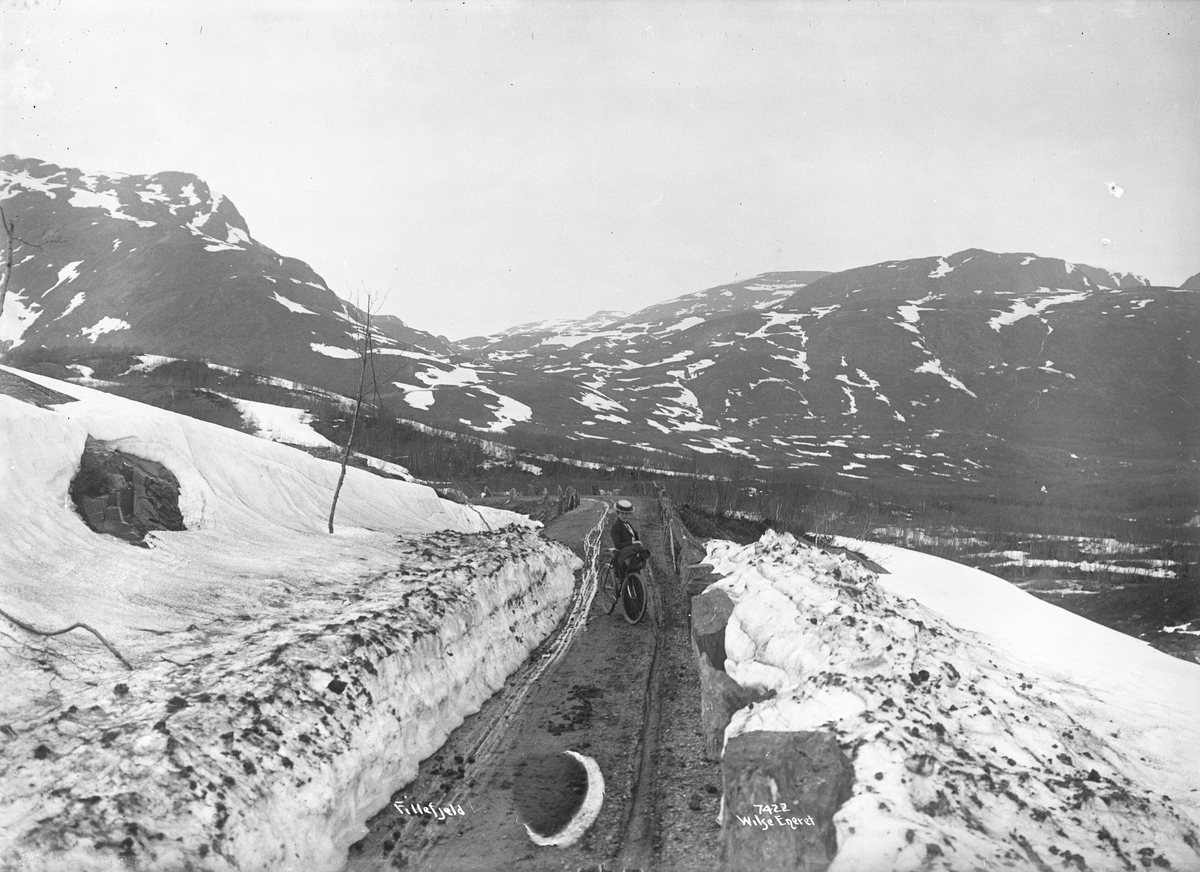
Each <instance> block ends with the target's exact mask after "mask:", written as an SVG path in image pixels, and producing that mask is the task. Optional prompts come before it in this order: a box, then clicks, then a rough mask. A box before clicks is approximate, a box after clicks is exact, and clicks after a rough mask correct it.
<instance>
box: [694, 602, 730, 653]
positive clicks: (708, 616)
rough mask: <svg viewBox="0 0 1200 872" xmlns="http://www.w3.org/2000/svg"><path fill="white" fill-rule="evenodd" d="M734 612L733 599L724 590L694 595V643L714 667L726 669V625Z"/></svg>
mask: <svg viewBox="0 0 1200 872" xmlns="http://www.w3.org/2000/svg"><path fill="white" fill-rule="evenodd" d="M732 614H733V600H731V599H730V598H729V595H728V594H727V593H725V592H724V591H722V590H709V591H705V592H704V593H703V594H701V595H700V596H696V597H692V643H693V644H694V645H695V646H696V653H697V655H698V656H700V657H704V658H707V660H708V664H709V665H710V666H711V667H712V668H713V669H719V670H721V671H722V672H724V671H725V625H726V624H728V623H729V617H730V615H732Z"/></svg>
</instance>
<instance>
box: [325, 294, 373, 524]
mask: <svg viewBox="0 0 1200 872" xmlns="http://www.w3.org/2000/svg"><path fill="white" fill-rule="evenodd" d="M357 302H362V303H364V304H365V305H363V306H358V305H357ZM379 305H380V301H378V300H376V298H375V296H374V295H373V294H372V293H371V292H370V291H366V292H364V293H363V294H362V299H360V300H358V301H356V304H355V309H357V310H358V317H357V318H356V319H355V323H356V325H357V328H358V332H357V335H356V337H355V344H356V346H357V349H356V350H357V351H358V359H359V371H358V392H357V393H356V395H355V397H354V415H353V417H352V418H351V419H350V433H349V435H348V436H347V437H346V444H345V446H344V447H343V448H342V469H341V472H340V473H339V474H338V480H337V486H336V487H335V488H334V489H333V504H332V505H331V506H330V507H329V532H330V533H331V534H332V533H333V516H334V513H336V512H337V504H338V496H339V495H340V494H341V492H342V482H344V481H345V480H346V464H348V463H349V462H350V454H351V450H352V449H351V446H352V445H353V443H354V433H355V431H356V430H357V429H358V419H359V417H360V416H361V414H362V406H363V402H364V400H366V399H367V397H368V395H369V396H372V397H374V399H375V404H376V405H378V404H379V379H378V378H377V376H376V374H375V358H376V349H375V333H374V332H373V329H372V326H371V321H372V319H373V318H374V316H375V314H376V312H377V310H378V308H379Z"/></svg>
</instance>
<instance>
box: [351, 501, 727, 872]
mask: <svg viewBox="0 0 1200 872" xmlns="http://www.w3.org/2000/svg"><path fill="white" fill-rule="evenodd" d="M632 499H633V502H634V503H635V506H636V509H637V513H636V516H635V519H634V525H635V526H636V527H637V528H638V529H639V531H640V532H641V536H642V540H643V541H644V542H646V544H647V545H648V547H649V548H650V549H651V551H652V552H653V554H654V558H653V561H652V565H651V575H652V580H651V583H650V584H649V585H648V587H649V607H648V611H647V615H646V617H645V619H643V621H642V622H641V623H640V624H637V625H630V624H628V623H627V622H626V621H625V620H624V619H623V618H622V617H621V616H620V613H619V609H618V611H614V612H613V613H612V614H611V615H610V614H605V611H604V609H603V608H602V607H601V603H600V601H599V598H594V597H593V593H594V588H595V579H594V575H593V574H591V573H589V572H588V571H587V570H586V569H585V571H584V572H583V573H581V578H580V579H579V581H578V583H577V585H576V592H575V599H574V601H573V602H572V605H571V609H570V611H569V612H568V615H567V617H566V618H564V620H563V622H562V624H561V625H560V627H559V629H558V630H557V631H556V633H555V634H554V635H553V636H551V638H549V639H547V640H546V641H545V642H544V643H543V644H542V645H541V646H539V648H538V649H537V650H536V651H535V652H534V653H533V655H532V656H531V657H530V658H529V660H528V661H527V662H526V664H525V665H524V666H523V667H522V668H521V669H520V670H518V672H517V673H515V674H514V675H513V676H511V677H510V678H509V680H508V682H507V683H506V684H505V687H504V689H503V690H501V691H500V692H499V693H497V694H496V695H495V696H494V697H492V699H490V700H489V701H488V702H487V703H486V704H485V706H484V707H483V709H482V710H481V711H480V712H479V713H478V714H476V715H474V716H472V717H471V718H469V719H468V720H467V721H466V722H465V723H464V724H463V725H462V726H461V727H460V728H459V729H458V730H456V731H455V732H454V733H453V734H452V735H451V737H450V739H449V740H448V741H447V742H446V744H445V745H444V746H443V747H442V749H441V750H440V751H438V752H437V753H436V754H435V755H434V756H433V757H431V758H430V759H428V760H426V761H425V762H424V763H423V764H422V765H421V767H420V774H419V776H418V778H417V780H416V781H415V782H413V783H412V784H409V785H406V786H405V787H404V788H403V789H402V790H400V791H399V792H398V793H397V795H396V796H395V797H394V799H395V800H397V801H407V802H409V803H417V804H428V803H436V804H439V805H445V804H447V803H454V804H457V805H461V807H462V809H463V812H464V814H463V815H462V816H452V817H448V818H445V819H444V820H442V821H440V822H439V821H437V820H435V819H434V817H433V816H430V815H424V814H416V815H414V814H408V815H403V814H400V813H399V812H397V811H395V810H394V809H393V808H392V807H390V806H389V807H388V808H387V809H385V810H384V811H383V812H381V813H380V814H379V815H377V816H376V817H375V818H374V819H373V820H372V821H371V824H370V830H371V831H370V834H369V835H368V836H367V838H365V839H364V840H363V841H362V842H359V843H358V844H357V845H356V846H355V847H354V849H353V850H352V851H351V856H350V862H349V863H348V864H347V866H346V870H345V872H368V870H371V872H374V870H383V869H399V868H403V869H414V870H421V872H424V870H431V872H432V870H444V872H490V870H510V869H518V870H531V872H549V870H578V869H588V870H596V869H598V868H601V867H602V868H603V869H604V870H622V869H630V870H631V869H643V870H693V869H694V870H708V869H714V868H716V866H717V851H718V836H719V829H718V827H717V824H716V815H717V811H718V806H719V802H720V790H719V788H720V771H719V767H718V766H717V765H715V764H712V763H707V762H705V761H704V760H703V758H702V756H701V742H700V735H699V723H700V716H699V707H700V703H699V699H700V693H699V686H698V679H697V677H696V670H695V666H694V664H693V662H692V659H691V651H690V646H689V644H688V639H687V626H686V611H685V609H684V604H683V597H682V595H681V593H680V588H679V584H678V582H677V580H676V578H675V576H674V573H673V570H672V567H671V566H670V558H669V556H668V554H669V551H668V546H667V544H666V542H665V541H664V537H663V531H662V527H661V524H660V523H659V515H658V512H659V508H658V502H657V500H654V499H651V498H638V497H633V498H632ZM608 503H611V500H608ZM607 509H608V505H607V504H606V503H605V502H603V501H601V500H599V499H585V500H584V502H583V505H582V506H581V507H580V508H579V509H577V510H576V511H574V512H570V513H568V514H567V515H564V516H562V517H561V518H559V519H558V520H556V521H555V522H554V523H552V524H551V525H550V526H549V527H548V528H547V530H546V531H545V532H546V535H547V536H548V537H550V538H553V539H556V540H558V541H561V542H563V543H565V544H567V545H568V546H569V547H571V548H572V549H574V550H575V551H576V553H578V554H580V556H582V557H584V559H585V562H589V564H590V565H591V561H593V560H594V556H595V553H596V548H597V544H598V540H601V538H602V541H600V542H599V547H601V548H602V547H607V545H608V533H607V526H608V525H609V524H611V521H612V517H613V516H612V514H611V512H608V513H607V514H606V510H607ZM566 750H572V751H576V752H578V753H580V754H584V755H587V756H589V757H592V758H593V759H594V760H595V761H596V762H597V764H599V767H600V770H601V772H602V773H603V776H604V780H605V785H606V792H605V797H604V803H603V805H602V806H601V808H600V813H599V816H598V817H597V819H596V821H595V823H594V824H593V825H592V827H591V828H590V829H589V830H588V832H587V833H586V834H585V835H584V836H583V837H582V838H581V839H580V840H579V841H578V842H577V843H576V844H574V845H572V846H569V847H539V846H537V845H535V844H534V843H533V841H532V840H531V839H530V838H529V836H528V835H527V833H526V831H525V826H524V821H523V820H522V815H521V812H520V811H519V810H518V805H519V802H518V800H517V798H516V797H515V795H514V794H515V793H516V791H515V790H514V785H515V786H516V787H517V788H518V789H520V788H521V787H522V786H523V785H528V784H530V783H534V784H536V783H538V782H539V779H542V778H544V779H546V780H552V779H554V778H555V777H557V775H558V773H557V771H556V770H555V769H554V765H555V763H554V761H557V760H560V759H561V758H562V757H563V755H562V753H561V752H563V751H566Z"/></svg>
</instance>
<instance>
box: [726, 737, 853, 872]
mask: <svg viewBox="0 0 1200 872" xmlns="http://www.w3.org/2000/svg"><path fill="white" fill-rule="evenodd" d="M721 779H722V782H723V785H724V791H725V806H724V817H723V818H722V823H721V869H722V870H723V872H743V870H744V872H751V870H753V872H760V870H764V869H794V870H800V872H823V870H825V869H826V868H828V866H829V864H830V862H832V860H833V858H834V855H835V854H837V832H836V830H835V829H834V826H833V815H834V813H835V812H837V810H838V809H839V808H840V807H841V806H842V804H843V803H844V802H846V800H848V799H849V798H850V794H851V789H852V787H853V785H854V768H853V766H851V764H850V761H849V760H847V759H846V756H845V755H844V754H843V753H842V750H841V748H840V747H839V746H838V743H837V739H836V738H835V737H834V736H833V735H832V734H830V733H822V732H794V733H775V732H750V733H744V734H742V735H740V736H734V737H733V738H732V739H730V740H729V744H728V745H727V746H726V748H725V757H724V759H723V760H722V761H721Z"/></svg>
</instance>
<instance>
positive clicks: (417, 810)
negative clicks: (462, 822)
mask: <svg viewBox="0 0 1200 872" xmlns="http://www.w3.org/2000/svg"><path fill="white" fill-rule="evenodd" d="M392 808H394V809H395V810H396V811H398V812H399V813H400V814H402V815H412V816H420V815H426V816H429V817H432V818H433V819H434V820H437V821H444V820H445V819H446V818H448V817H458V816H460V815H465V814H466V812H465V811H463V807H462V806H461V805H455V804H454V803H450V804H447V805H437V804H436V803H420V802H410V801H409V799H408V797H407V796H405V797H402V798H401V799H400V800H398V801H396V802H393V803H392Z"/></svg>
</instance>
